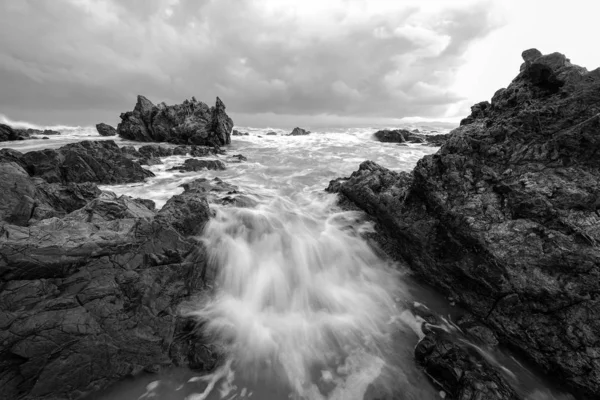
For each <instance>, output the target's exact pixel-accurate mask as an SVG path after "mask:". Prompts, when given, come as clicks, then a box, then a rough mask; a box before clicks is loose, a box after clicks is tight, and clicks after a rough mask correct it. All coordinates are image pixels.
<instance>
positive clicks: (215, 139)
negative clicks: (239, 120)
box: [117, 96, 233, 146]
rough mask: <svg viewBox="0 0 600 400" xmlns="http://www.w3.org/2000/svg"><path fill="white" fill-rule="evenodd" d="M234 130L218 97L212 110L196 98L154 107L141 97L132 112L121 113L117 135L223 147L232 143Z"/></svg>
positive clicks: (145, 139)
mask: <svg viewBox="0 0 600 400" xmlns="http://www.w3.org/2000/svg"><path fill="white" fill-rule="evenodd" d="M232 128H233V121H232V120H231V118H229V116H228V115H227V113H226V112H225V105H224V104H223V102H222V101H221V99H219V98H218V97H217V102H216V105H215V106H214V107H209V106H207V105H206V104H204V103H202V102H199V101H197V100H196V99H195V98H193V97H192V100H185V101H184V102H183V103H182V104H177V105H173V106H167V105H166V104H164V103H160V104H159V105H158V106H155V105H154V104H152V102H151V101H150V100H148V99H147V98H145V97H144V96H138V98H137V103H136V105H135V108H134V109H133V111H129V112H126V113H123V114H121V123H119V125H118V127H117V132H118V134H119V135H120V136H121V137H123V138H124V139H129V140H136V141H141V142H169V143H175V144H196V145H209V146H223V145H226V144H229V143H231V129H232Z"/></svg>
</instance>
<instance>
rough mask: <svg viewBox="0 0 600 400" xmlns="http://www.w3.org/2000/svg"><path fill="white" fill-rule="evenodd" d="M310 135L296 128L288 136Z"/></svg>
mask: <svg viewBox="0 0 600 400" xmlns="http://www.w3.org/2000/svg"><path fill="white" fill-rule="evenodd" d="M309 133H310V131H307V130H305V129H302V128H298V127H296V128H294V130H293V131H292V132H291V133H290V134H289V135H288V136H303V135H308V134H309Z"/></svg>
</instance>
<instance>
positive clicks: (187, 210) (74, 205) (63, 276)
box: [0, 142, 220, 399]
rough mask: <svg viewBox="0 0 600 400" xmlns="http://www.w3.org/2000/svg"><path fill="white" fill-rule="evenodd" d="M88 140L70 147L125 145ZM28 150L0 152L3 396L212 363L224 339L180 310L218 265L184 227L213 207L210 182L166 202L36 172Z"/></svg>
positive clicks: (198, 223) (82, 389) (49, 395)
mask: <svg viewBox="0 0 600 400" xmlns="http://www.w3.org/2000/svg"><path fill="white" fill-rule="evenodd" d="M101 143H107V142H101ZM88 145H89V143H87V144H85V142H84V144H82V143H78V144H76V145H74V146H71V147H69V148H68V150H65V151H67V152H68V151H76V152H77V151H79V150H80V149H81V148H84V149H87V150H90V153H92V152H97V153H98V154H99V157H104V158H107V157H108V156H106V155H105V154H104V152H108V151H113V152H114V154H115V156H116V155H120V154H121V153H120V150H119V149H118V147H117V148H116V149H114V148H113V147H112V146H110V145H109V146H108V147H104V146H100V147H96V146H95V144H93V142H92V144H91V145H89V146H90V147H86V146H88ZM73 148H74V149H75V150H73ZM63 149H64V148H63ZM56 153H57V154H54V155H53V157H54V158H53V157H48V159H54V160H56V159H59V160H61V157H63V156H65V155H64V154H63V153H64V151H62V149H59V150H58V151H57V152H56ZM26 156H27V154H25V155H22V154H21V153H19V152H15V151H11V150H2V151H1V152H0V327H1V329H0V391H1V393H2V395H1V396H0V397H2V398H6V399H67V398H68V399H79V398H83V397H85V396H86V395H87V394H89V393H90V392H93V391H95V390H99V389H102V388H105V387H106V386H108V385H110V384H111V383H114V382H115V381H118V380H120V379H123V378H125V377H127V376H131V375H135V374H137V373H139V372H142V371H151V372H155V371H157V370H159V369H160V368H162V367H170V366H177V365H181V366H185V365H187V366H190V367H192V368H197V369H201V370H210V369H212V368H214V367H215V365H216V363H217V362H218V361H219V359H220V352H219V349H218V348H215V347H214V346H213V345H211V344H210V343H208V342H207V341H206V340H205V339H204V338H203V337H200V336H199V334H198V333H197V332H196V330H195V329H194V328H195V323H194V322H193V321H192V320H190V319H188V318H186V317H184V316H183V315H182V313H181V309H180V307H183V306H184V305H185V304H186V302H187V301H188V300H192V299H193V296H195V295H198V294H200V292H202V291H203V290H206V289H205V287H206V284H207V283H209V282H210V281H211V279H212V278H213V274H214V273H211V272H209V273H207V270H206V255H205V250H204V248H203V246H202V245H201V244H199V243H198V242H196V241H195V240H193V239H192V238H189V237H187V236H186V235H188V234H193V233H198V232H199V229H201V227H202V226H203V225H204V224H205V223H206V221H208V218H209V217H210V210H209V208H208V202H207V200H206V192H204V191H201V190H197V189H196V190H192V189H189V190H186V192H185V193H184V194H182V195H180V196H176V198H174V199H172V200H171V201H169V202H168V203H167V205H165V207H164V208H163V210H161V211H159V212H157V211H156V210H155V209H154V208H155V206H154V203H153V202H152V201H150V200H143V199H132V198H130V197H127V196H121V197H117V196H116V195H114V194H113V193H110V192H100V190H98V188H97V187H96V186H95V184H93V183H90V182H87V183H73V182H69V181H68V180H65V179H58V180H57V179H56V177H57V176H59V177H64V176H65V175H64V174H58V175H57V174H54V173H43V174H39V176H38V175H36V174H34V175H35V176H30V174H29V173H28V172H27V170H26V168H24V166H26V165H27V162H29V161H30V160H28V159H29V158H34V157H31V156H30V157H26ZM90 156H91V154H90ZM65 158H67V156H65ZM48 170H49V169H48ZM66 176H70V175H68V174H67V175H66ZM43 178H48V181H46V180H44V179H43ZM192 304H193V303H192Z"/></svg>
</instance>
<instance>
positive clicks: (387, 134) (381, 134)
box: [373, 129, 449, 146]
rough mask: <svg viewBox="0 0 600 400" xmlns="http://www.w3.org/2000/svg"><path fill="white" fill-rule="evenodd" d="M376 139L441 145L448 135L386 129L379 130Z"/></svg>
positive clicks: (375, 135) (375, 134)
mask: <svg viewBox="0 0 600 400" xmlns="http://www.w3.org/2000/svg"><path fill="white" fill-rule="evenodd" d="M373 135H374V137H375V139H377V140H379V141H380V142H391V143H424V144H429V145H432V146H441V145H442V144H443V143H444V142H445V141H446V140H447V139H448V137H449V136H448V135H444V134H441V135H425V134H420V133H415V132H414V131H413V132H410V131H408V130H406V129H394V130H389V129H384V130H381V131H377V132H375V133H374V134H373Z"/></svg>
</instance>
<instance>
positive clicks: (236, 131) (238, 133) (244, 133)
mask: <svg viewBox="0 0 600 400" xmlns="http://www.w3.org/2000/svg"><path fill="white" fill-rule="evenodd" d="M231 135H232V136H248V135H249V133H248V132H240V131H238V130H235V129H234V130H233V131H232V132H231Z"/></svg>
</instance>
